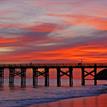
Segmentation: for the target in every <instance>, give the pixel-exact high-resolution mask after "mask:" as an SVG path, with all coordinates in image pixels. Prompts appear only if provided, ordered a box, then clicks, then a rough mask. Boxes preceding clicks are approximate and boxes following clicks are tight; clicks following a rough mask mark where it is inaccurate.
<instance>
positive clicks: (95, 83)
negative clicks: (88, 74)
mask: <svg viewBox="0 0 107 107" xmlns="http://www.w3.org/2000/svg"><path fill="white" fill-rule="evenodd" d="M96 74H97V67H96V64H95V66H94V85H97V79H96Z"/></svg>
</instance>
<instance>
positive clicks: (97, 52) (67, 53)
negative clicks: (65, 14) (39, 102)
mask: <svg viewBox="0 0 107 107" xmlns="http://www.w3.org/2000/svg"><path fill="white" fill-rule="evenodd" d="M106 53H107V48H104V47H96V46H95V47H94V46H92V45H90V46H79V47H74V48H67V49H60V50H52V51H42V52H28V53H26V54H25V53H23V54H16V55H9V56H5V55H4V57H3V56H2V57H0V60H1V61H7V62H9V61H12V62H14V61H15V62H30V61H31V62H32V61H37V62H42V61H46V62H47V63H48V61H53V62H55V61H58V60H59V61H60V60H61V62H62V60H63V61H65V60H69V61H70V62H73V61H75V62H80V61H81V60H83V61H84V62H107V61H106V59H107V55H106Z"/></svg>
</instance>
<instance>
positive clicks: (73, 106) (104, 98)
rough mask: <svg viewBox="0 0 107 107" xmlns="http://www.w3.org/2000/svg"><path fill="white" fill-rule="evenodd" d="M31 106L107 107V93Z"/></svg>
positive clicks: (32, 106)
mask: <svg viewBox="0 0 107 107" xmlns="http://www.w3.org/2000/svg"><path fill="white" fill-rule="evenodd" d="M29 107H107V94H101V95H98V96H91V97H81V98H74V99H66V100H60V101H57V102H51V103H44V104H35V105H31V106H29Z"/></svg>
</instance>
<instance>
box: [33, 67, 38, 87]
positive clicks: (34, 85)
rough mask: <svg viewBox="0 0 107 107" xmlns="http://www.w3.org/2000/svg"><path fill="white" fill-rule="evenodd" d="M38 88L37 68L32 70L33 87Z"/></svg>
mask: <svg viewBox="0 0 107 107" xmlns="http://www.w3.org/2000/svg"><path fill="white" fill-rule="evenodd" d="M37 86H38V68H33V87H34V88H35V87H37Z"/></svg>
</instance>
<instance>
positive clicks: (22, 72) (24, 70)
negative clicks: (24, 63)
mask: <svg viewBox="0 0 107 107" xmlns="http://www.w3.org/2000/svg"><path fill="white" fill-rule="evenodd" d="M25 87H26V68H21V88H25Z"/></svg>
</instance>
